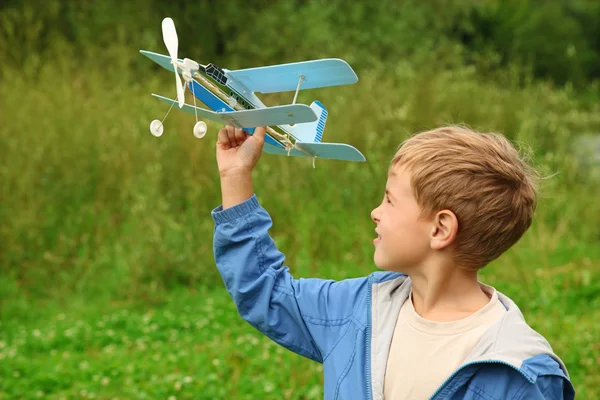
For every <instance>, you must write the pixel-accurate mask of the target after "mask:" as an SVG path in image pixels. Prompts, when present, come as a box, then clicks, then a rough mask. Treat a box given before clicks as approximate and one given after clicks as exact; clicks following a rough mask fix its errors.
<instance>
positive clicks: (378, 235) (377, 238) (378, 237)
mask: <svg viewBox="0 0 600 400" xmlns="http://www.w3.org/2000/svg"><path fill="white" fill-rule="evenodd" d="M375 233H376V234H377V237H376V238H375V239H373V244H377V243H379V242H380V241H381V235H380V234H379V232H377V229H375Z"/></svg>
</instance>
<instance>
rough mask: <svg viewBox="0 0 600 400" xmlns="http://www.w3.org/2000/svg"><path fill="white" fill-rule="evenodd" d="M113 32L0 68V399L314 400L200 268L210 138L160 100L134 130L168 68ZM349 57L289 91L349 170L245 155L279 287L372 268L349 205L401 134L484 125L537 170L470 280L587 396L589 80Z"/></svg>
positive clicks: (591, 361)
mask: <svg viewBox="0 0 600 400" xmlns="http://www.w3.org/2000/svg"><path fill="white" fill-rule="evenodd" d="M54 3H57V2H54ZM311 4H312V3H311ZM282 7H283V6H282ZM0 11H2V9H0ZM3 15H4V14H2V12H0V17H2V16H3ZM28 18H30V19H32V20H33V19H34V17H31V16H29V17H28ZM140 18H141V17H140ZM0 21H3V20H2V19H1V18H0ZM176 22H177V20H176ZM317 22H319V21H317ZM153 23H154V22H153ZM4 26H7V25H4ZM157 26H158V25H157ZM31 29H33V28H31ZM81 29H83V28H81ZM1 32H4V31H1V30H0V33H1ZM118 32H120V31H118V30H117V33H115V35H119V33H118ZM153 32H154V31H153ZM155 34H156V35H160V32H159V30H158V28H156V32H155ZM36 37H38V36H36ZM2 39H3V38H2V37H1V35H0V50H2V49H6V47H3V43H5V42H3V41H2ZM25 39H26V38H25ZM309 39H310V38H309ZM243 40H246V39H243ZM243 40H242V39H240V42H239V43H238V45H239V46H242V45H241V44H240V43H242V44H243V43H244V42H243ZM282 40H283V39H282ZM307 40H308V39H307ZM126 42H127V41H126V40H124V39H123V40H122V41H120V42H118V43H116V44H114V45H111V46H110V47H106V48H105V47H90V49H89V52H86V53H85V54H83V53H81V52H80V50H78V48H77V47H76V46H71V45H70V44H69V43H67V42H63V41H61V40H58V39H56V40H54V39H53V42H52V49H53V50H52V53H53V54H54V55H53V56H52V57H51V58H47V57H46V56H47V54H46V56H38V55H36V54H33V53H32V54H31V55H30V56H28V58H27V62H25V63H23V64H19V65H16V64H14V63H13V64H4V65H3V68H2V71H1V72H0V199H1V200H0V268H1V275H0V306H1V309H0V312H1V321H0V324H1V325H0V371H1V373H0V399H13V398H17V399H20V398H23V399H30V398H31V399H35V398H49V399H62V398H65V399H86V398H95V399H114V398H118V399H142V398H148V399H155V398H160V399H229V398H236V399H256V398H260V399H282V398H283V399H318V398H322V397H323V391H322V376H321V372H322V370H321V366H320V365H319V364H317V363H314V362H312V361H309V360H306V359H303V358H301V357H300V356H297V355H294V354H292V353H290V352H289V351H287V350H285V349H283V348H280V347H278V346H276V345H275V344H273V343H271V342H270V341H269V340H268V339H266V338H264V337H262V336H260V335H259V334H257V333H256V332H255V331H254V330H253V329H252V328H251V327H250V326H249V325H248V324H247V323H245V322H244V321H243V320H241V319H240V318H239V316H238V314H237V312H236V310H235V307H234V305H233V303H232V302H231V300H230V298H229V296H228V294H227V292H226V290H225V288H224V285H223V282H222V281H221V278H220V276H219V275H218V273H217V271H216V268H215V265H214V259H213V255H212V229H213V222H212V219H211V217H210V211H211V210H212V209H213V208H214V207H216V206H217V205H219V203H220V191H219V180H218V172H217V167H216V162H215V154H214V149H215V141H216V133H217V131H218V129H220V126H219V125H216V124H214V123H209V124H208V127H209V132H208V134H207V135H206V137H205V138H204V139H203V140H201V141H200V140H197V139H195V138H194V137H193V135H192V127H193V125H194V122H195V120H194V117H193V116H192V115H189V114H184V113H178V112H176V111H175V110H173V111H172V112H171V113H170V115H169V117H168V119H167V120H166V122H165V133H164V135H163V136H162V137H161V138H155V137H153V136H152V135H151V134H150V132H149V130H148V126H149V123H150V121H151V120H152V119H161V118H162V117H163V116H164V113H165V112H166V111H167V109H168V106H165V105H164V104H163V103H161V102H159V101H157V100H156V99H154V98H152V96H150V93H153V92H154V93H160V94H163V95H166V96H170V97H172V96H173V93H174V92H175V90H174V87H173V76H172V74H170V73H168V72H166V71H164V70H162V69H160V68H158V67H157V68H154V67H150V66H145V67H143V69H139V68H138V67H139V65H145V64H144V62H147V63H148V64H151V62H150V61H149V60H146V59H145V58H144V57H143V56H141V55H140V54H139V53H137V51H138V49H139V48H140V47H142V45H139V44H138V43H135V42H134V43H126ZM24 43H25V44H24V47H23V48H24V49H28V48H29V47H27V46H26V44H27V43H29V44H30V42H26V41H25V42H24ZM98 43H101V42H100V41H99V42H98ZM152 43H156V42H155V41H154V42H152ZM188 48H189V47H188ZM240 48H241V47H239V48H238V50H239V49H240ZM148 50H151V51H159V52H163V48H162V47H150V48H148ZM250 51H251V50H250V49H249V50H248V52H250ZM299 51H300V52H301V54H302V55H306V57H305V58H309V56H311V55H314V54H313V53H311V52H309V51H308V50H306V51H304V50H303V49H302V48H301V49H299ZM424 52H425V51H424ZM282 54H283V55H282ZM190 56H193V55H191V54H190ZM317 56H322V55H321V54H318V55H317ZM279 57H281V59H280V58H279ZM285 57H286V53H281V54H279V53H276V52H274V53H269V54H266V55H265V60H270V62H287V61H291V60H290V59H289V58H285ZM352 57H353V56H352V55H351V54H349V53H348V58H349V59H350V58H352ZM354 57H355V60H356V61H357V65H358V66H359V67H360V68H357V73H358V76H359V82H358V83H357V84H355V85H351V86H344V87H338V88H324V89H319V90H316V89H315V90H308V91H303V92H301V93H300V95H299V97H298V102H301V103H305V104H310V102H311V101H312V100H314V99H318V100H320V101H321V102H322V103H323V104H324V105H325V106H326V107H327V109H328V111H329V118H328V121H327V127H326V129H325V134H324V140H325V141H331V142H344V143H349V144H352V145H353V146H355V147H357V148H358V149H359V150H361V152H363V154H365V156H366V157H367V163H362V164H353V163H344V162H338V161H327V160H317V163H316V168H315V169H313V168H312V160H310V159H297V158H286V157H277V156H270V155H266V154H265V155H263V157H262V159H261V161H260V163H259V165H258V166H257V169H256V172H255V190H256V192H257V195H258V197H259V200H260V201H261V203H262V204H263V205H264V206H265V208H266V209H267V210H268V211H269V212H270V213H271V215H272V217H273V219H274V226H273V229H272V231H271V234H272V236H273V237H274V238H275V241H276V243H277V244H278V246H279V248H280V249H281V250H282V251H283V252H284V254H285V255H286V257H287V258H286V263H287V265H289V266H290V268H291V270H292V272H293V273H294V275H295V276H296V277H308V276H311V277H315V276H316V277H326V278H334V279H344V278H348V277H356V276H362V275H366V274H369V273H370V272H372V271H374V270H376V267H375V266H374V264H373V260H372V257H373V248H372V243H371V241H372V239H373V229H374V224H373V222H372V221H371V219H370V215H369V213H370V211H371V210H372V209H373V208H374V207H375V206H377V204H378V203H379V201H380V199H381V197H382V195H383V189H384V183H385V180H386V172H387V167H388V163H389V161H390V159H391V157H392V155H393V154H394V152H395V149H396V147H397V146H398V145H399V144H400V142H401V141H402V140H403V139H405V138H406V137H407V136H408V135H410V134H411V133H413V132H416V131H420V130H425V129H430V128H434V127H437V126H441V125H446V124H467V125H469V126H470V127H472V128H474V129H477V130H481V131H496V132H501V133H503V134H505V135H506V136H508V137H509V138H511V139H512V140H514V141H515V142H516V143H518V144H520V145H522V146H523V149H524V151H529V152H530V153H531V155H532V159H533V161H534V163H535V165H536V166H537V167H538V168H539V170H540V171H541V172H542V175H543V176H544V177H545V178H544V179H543V180H542V185H541V195H540V202H539V207H538V210H537V211H536V216H535V220H534V223H533V226H532V227H531V229H530V230H529V231H528V232H527V233H526V235H525V236H524V238H523V239H522V240H521V241H520V242H519V243H518V244H517V245H516V246H515V247H514V248H512V249H510V250H509V251H508V252H507V254H505V255H504V256H502V257H501V258H500V259H498V260H496V261H494V262H493V263H492V264H491V265H489V266H488V267H486V268H485V269H484V270H483V272H482V278H481V279H482V280H483V281H484V282H486V283H488V284H491V285H494V286H495V287H496V288H497V289H498V290H500V291H501V292H503V293H505V294H507V295H508V296H510V297H511V298H513V299H514V300H515V301H516V302H517V304H518V305H519V306H520V307H521V309H522V311H523V313H524V315H525V317H526V319H527V321H528V322H529V323H530V324H531V325H532V326H533V327H534V328H535V329H536V330H538V331H539V332H540V333H542V334H543V335H544V336H545V337H546V338H547V339H548V340H549V342H550V343H551V344H552V346H553V348H554V350H555V351H556V353H557V354H558V355H560V356H561V357H562V358H563V360H564V361H565V363H566V365H567V367H568V368H569V372H570V374H571V378H572V381H573V384H574V386H575V389H576V391H577V392H578V397H577V398H581V399H598V398H600V373H599V369H600V324H598V321H600V230H599V228H598V227H599V226H600V201H598V198H599V197H600V184H599V181H598V180H597V178H596V177H597V176H598V175H594V173H593V172H594V171H592V169H593V168H592V167H590V166H588V165H586V164H585V163H586V162H587V161H586V159H585V158H584V157H581V156H574V153H575V152H576V149H574V148H573V143H574V142H575V138H576V137H578V136H580V135H586V134H587V135H596V134H598V133H599V132H600V101H598V99H600V89H599V86H598V83H597V82H596V83H594V82H589V84H588V85H586V87H585V88H581V87H574V86H573V85H570V84H565V85H558V84H555V83H552V82H550V81H548V80H545V79H533V78H531V76H529V75H528V72H527V71H526V70H525V69H520V68H519V67H518V66H517V65H509V66H507V67H505V68H499V69H494V71H493V73H489V74H484V73H482V70H481V68H476V67H474V66H473V65H468V64H467V63H465V64H464V65H463V64H462V63H460V62H456V63H455V64H452V65H449V64H448V63H446V64H444V65H438V64H436V63H431V62H429V61H431V59H429V58H427V57H425V56H422V57H420V58H419V57H417V56H415V58H416V59H418V60H420V61H419V62H417V61H415V60H408V59H407V60H404V61H398V62H394V64H393V66H392V65H391V64H389V63H387V64H385V63H383V62H382V63H381V64H379V65H378V64H376V63H375V64H369V63H368V62H367V61H365V60H366V56H364V57H365V58H364V59H361V57H360V56H359V55H356V54H355V55H354ZM284 58H285V59H284ZM230 59H231V60H232V63H233V64H234V65H237V66H239V67H242V66H243V67H249V66H255V65H260V64H263V63H267V62H258V61H253V62H252V63H241V62H240V60H239V59H236V58H235V57H233V56H232V57H231V58H230ZM254 60H256V58H255V59H254ZM294 60H295V59H294ZM197 61H199V62H205V61H210V60H202V59H197ZM236 63H237V64H236ZM240 64H242V65H240ZM367 65H368V67H367ZM220 66H222V67H228V65H226V64H223V65H220ZM140 71H141V72H140ZM488 72H489V71H488ZM188 96H189V94H188ZM292 97H293V93H282V94H273V95H268V96H261V98H264V99H265V102H266V103H267V104H268V105H275V104H283V103H289V102H291V100H292ZM188 102H191V97H188ZM595 176H596V177H595Z"/></svg>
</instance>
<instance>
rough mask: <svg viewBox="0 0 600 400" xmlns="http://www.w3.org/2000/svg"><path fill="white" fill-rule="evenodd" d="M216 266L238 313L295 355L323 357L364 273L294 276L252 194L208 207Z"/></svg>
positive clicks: (348, 314) (357, 297)
mask: <svg viewBox="0 0 600 400" xmlns="http://www.w3.org/2000/svg"><path fill="white" fill-rule="evenodd" d="M212 217H213V219H214V222H215V229H214V256H215V261H216V264H217V268H218V270H219V272H220V274H221V276H222V278H223V281H224V282H225V286H226V288H227V291H228V292H229V294H230V295H231V297H232V298H233V300H234V302H235V305H236V307H237V309H238V312H239V313H240V315H241V316H242V318H244V319H245V320H246V321H248V322H249V323H250V324H251V325H252V326H254V327H255V328H256V329H258V330H259V331H260V332H262V333H263V334H265V335H266V336H268V337H269V338H271V339H272V340H274V341H275V342H277V343H279V344H281V345H283V346H284V347H286V348H288V349H289V350H291V351H294V352H296V353H298V354H300V355H303V356H305V357H308V358H310V359H313V360H315V361H319V362H323V361H324V360H325V359H326V358H327V356H328V355H329V353H330V352H331V350H333V348H334V347H335V344H336V343H338V341H339V338H340V337H341V336H342V335H343V334H344V333H345V331H346V329H345V328H346V327H347V324H348V323H349V322H350V321H351V320H355V322H358V321H356V318H353V311H354V308H355V307H356V304H357V302H359V301H365V296H366V287H367V278H358V279H347V280H343V281H339V282H335V281H332V280H322V279H294V278H293V277H292V276H291V274H290V272H289V270H288V268H287V267H285V266H284V265H283V263H284V255H283V254H282V253H281V252H279V251H278V250H277V248H276V247H275V243H274V242H273V240H272V239H271V237H270V236H269V234H268V230H269V228H270V227H271V225H272V221H271V218H270V217H269V214H268V213H267V212H266V210H264V209H263V208H262V207H260V205H259V204H258V200H257V199H256V196H255V195H253V196H252V197H251V198H250V199H248V200H246V201H245V202H243V203H241V204H238V205H236V206H234V207H231V208H228V209H226V210H223V209H222V207H221V206H219V207H217V208H216V209H215V210H213V212H212Z"/></svg>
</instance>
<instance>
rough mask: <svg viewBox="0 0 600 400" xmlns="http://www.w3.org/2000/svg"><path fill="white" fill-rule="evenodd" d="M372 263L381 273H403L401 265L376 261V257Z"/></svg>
mask: <svg viewBox="0 0 600 400" xmlns="http://www.w3.org/2000/svg"><path fill="white" fill-rule="evenodd" d="M374 261H375V266H377V268H379V269H381V270H383V271H389V272H401V273H404V270H405V268H403V266H401V265H398V264H393V263H389V262H385V261H383V260H378V259H377V257H375V259H374Z"/></svg>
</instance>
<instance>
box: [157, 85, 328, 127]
mask: <svg viewBox="0 0 600 400" xmlns="http://www.w3.org/2000/svg"><path fill="white" fill-rule="evenodd" d="M152 96H154V97H156V98H157V99H159V100H162V101H164V102H165V103H167V104H169V105H171V104H175V103H177V100H173V99H169V98H167V97H164V96H160V95H158V94H154V93H153V94H152ZM181 110H182V111H185V112H188V113H190V114H195V115H198V116H199V117H202V118H206V119H210V120H213V121H217V122H223V123H224V124H228V125H232V126H236V127H238V128H255V127H257V126H275V125H286V124H299V123H302V122H313V121H316V120H317V116H316V115H315V112H314V111H313V110H312V108H310V107H309V106H307V105H304V104H290V105H285V106H275V107H268V108H257V109H253V110H241V111H224V112H214V111H210V110H206V109H204V108H200V107H194V106H192V105H189V104H184V106H183V107H182V108H181Z"/></svg>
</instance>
